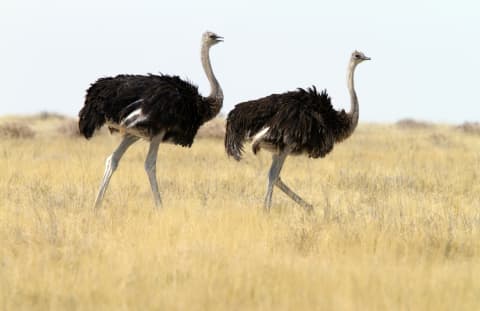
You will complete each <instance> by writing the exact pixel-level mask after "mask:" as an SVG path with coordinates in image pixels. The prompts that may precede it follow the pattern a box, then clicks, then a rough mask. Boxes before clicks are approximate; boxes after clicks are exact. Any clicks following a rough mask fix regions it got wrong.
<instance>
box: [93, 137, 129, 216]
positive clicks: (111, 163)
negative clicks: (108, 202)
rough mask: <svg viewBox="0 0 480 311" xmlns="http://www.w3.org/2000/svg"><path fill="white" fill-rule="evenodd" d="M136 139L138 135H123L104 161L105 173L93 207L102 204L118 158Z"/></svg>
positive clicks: (118, 160)
mask: <svg viewBox="0 0 480 311" xmlns="http://www.w3.org/2000/svg"><path fill="white" fill-rule="evenodd" d="M137 140H138V137H135V136H130V135H126V136H124V137H123V140H122V142H121V143H120V145H118V147H117V149H115V151H114V152H113V153H112V154H111V155H110V156H109V157H108V158H107V161H106V162H105V173H104V174H103V180H102V183H101V184H100V189H99V190H98V194H97V199H96V200H95V208H99V207H100V206H101V205H102V200H103V196H104V195H105V191H106V190H107V187H108V183H109V182H110V178H111V177H112V174H113V172H114V171H115V170H116V168H117V166H118V162H120V159H121V158H122V156H123V154H124V153H125V151H127V149H128V147H130V146H131V145H132V144H133V143H134V142H136V141H137Z"/></svg>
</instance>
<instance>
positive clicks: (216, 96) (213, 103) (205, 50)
mask: <svg viewBox="0 0 480 311" xmlns="http://www.w3.org/2000/svg"><path fill="white" fill-rule="evenodd" d="M209 52H210V46H208V45H207V44H204V45H203V46H202V51H201V53H202V55H201V56H202V66H203V70H205V74H206V75H207V79H208V82H209V83H210V89H211V91H210V95H208V97H207V99H208V102H209V103H210V110H211V116H209V118H213V117H214V116H215V115H217V114H218V113H219V112H220V109H221V108H222V104H223V91H222V88H221V87H220V84H219V83H218V81H217V78H216V77H215V75H214V74H213V69H212V64H211V63H210V53H209Z"/></svg>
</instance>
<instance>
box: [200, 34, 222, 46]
mask: <svg viewBox="0 0 480 311" xmlns="http://www.w3.org/2000/svg"><path fill="white" fill-rule="evenodd" d="M222 41H223V37H221V36H219V35H217V34H216V33H213V32H211V31H206V32H204V33H203V35H202V43H203V44H206V45H208V46H213V45H215V44H217V43H219V42H222Z"/></svg>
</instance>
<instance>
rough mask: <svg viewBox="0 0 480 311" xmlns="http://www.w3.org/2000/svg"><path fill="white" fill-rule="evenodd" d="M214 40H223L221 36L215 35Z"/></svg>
mask: <svg viewBox="0 0 480 311" xmlns="http://www.w3.org/2000/svg"><path fill="white" fill-rule="evenodd" d="M215 40H217V41H218V42H223V37H222V36H217V37H216V38H215Z"/></svg>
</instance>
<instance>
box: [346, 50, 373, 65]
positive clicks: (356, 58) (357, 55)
mask: <svg viewBox="0 0 480 311" xmlns="http://www.w3.org/2000/svg"><path fill="white" fill-rule="evenodd" d="M364 60H370V57H367V56H365V54H363V53H362V52H359V51H353V53H352V57H351V59H350V61H351V62H352V63H354V64H355V65H358V64H360V63H361V62H363V61H364Z"/></svg>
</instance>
